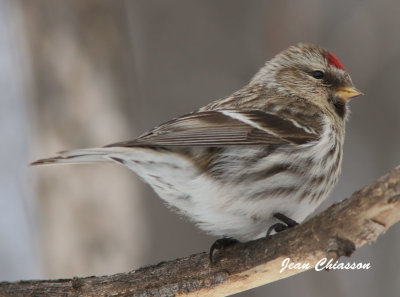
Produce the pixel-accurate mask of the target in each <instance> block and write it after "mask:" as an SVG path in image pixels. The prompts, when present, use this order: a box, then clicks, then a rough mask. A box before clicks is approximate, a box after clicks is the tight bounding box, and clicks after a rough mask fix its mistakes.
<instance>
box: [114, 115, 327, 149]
mask: <svg viewBox="0 0 400 297" xmlns="http://www.w3.org/2000/svg"><path fill="white" fill-rule="evenodd" d="M319 137H320V135H319V133H318V132H316V131H314V130H312V129H308V128H307V127H304V126H303V125H300V124H299V123H297V122H296V121H295V120H293V119H284V118H281V117H279V116H277V115H275V114H271V113H267V112H263V111H260V110H247V111H242V110H232V109H224V110H214V111H203V112H196V113H192V114H188V115H185V116H182V117H179V118H176V119H173V120H171V121H169V122H166V123H164V124H162V125H160V126H158V127H156V128H154V129H152V130H151V131H149V132H147V133H145V134H143V135H142V136H140V137H139V138H137V139H135V140H132V141H125V142H119V143H114V144H111V145H108V146H107V147H115V146H122V147H135V146H229V145H266V144H305V143H308V142H311V141H315V140H317V139H318V138H319Z"/></svg>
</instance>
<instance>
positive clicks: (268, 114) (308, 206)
mask: <svg viewBox="0 0 400 297" xmlns="http://www.w3.org/2000/svg"><path fill="white" fill-rule="evenodd" d="M318 71H319V72H322V76H323V77H320V76H321V73H318ZM351 87H352V82H351V79H350V76H349V75H348V73H347V72H346V70H345V69H344V67H343V66H342V65H341V64H340V63H339V62H338V60H337V59H336V58H335V57H334V56H333V55H332V54H331V53H329V52H328V51H326V50H325V49H323V48H320V47H318V46H314V45H304V44H299V45H298V46H293V47H290V48H289V49H288V50H286V51H283V52H282V53H280V54H278V55H277V56H276V57H274V58H273V59H272V60H271V61H269V62H267V63H266V65H265V66H264V67H263V68H262V69H261V70H260V71H259V72H258V73H257V74H256V75H255V76H254V78H253V79H252V80H251V82H250V83H249V84H248V85H247V86H245V87H243V88H242V89H241V90H239V91H237V92H235V93H234V94H232V95H231V96H228V97H226V98H222V99H219V100H216V101H214V102H212V103H210V104H208V105H207V106H205V107H203V108H200V109H199V110H198V111H196V112H193V113H191V114H188V115H184V116H182V117H179V118H176V119H173V120H171V121H169V122H167V123H165V124H162V125H160V126H158V127H155V128H154V129H152V130H151V131H149V132H147V133H145V134H143V135H142V136H140V137H139V138H137V139H135V140H132V141H126V142H120V143H116V144H112V145H108V146H106V147H103V148H93V149H83V150H75V151H69V152H62V153H61V154H60V155H59V156H57V157H54V158H49V159H43V160H39V161H37V162H34V163H33V164H35V165H36V164H49V163H80V162H85V163H87V162H109V161H113V162H116V163H119V164H122V165H124V166H126V167H128V168H130V169H131V170H133V171H134V172H136V173H137V174H138V175H139V176H140V177H141V178H143V179H144V180H145V181H146V182H147V183H148V184H150V185H151V186H152V188H153V189H154V190H155V191H156V192H157V193H158V194H159V196H160V197H161V198H162V199H164V200H165V201H166V202H167V203H168V205H170V206H171V207H173V208H175V209H177V210H178V211H179V212H181V213H183V214H185V215H187V216H188V217H189V218H191V219H192V220H193V221H194V222H196V224H197V225H198V226H199V227H200V228H201V229H203V230H206V231H208V232H210V233H212V234H214V235H220V236H229V237H234V238H237V239H240V240H248V239H254V238H258V237H260V236H263V235H265V233H266V230H267V229H268V227H269V226H270V225H272V224H274V223H275V222H276V219H274V218H273V217H272V215H273V213H276V212H278V213H282V214H284V215H286V216H287V217H289V218H291V219H294V220H295V221H298V222H301V221H303V220H304V219H305V217H306V216H308V215H309V214H310V213H312V212H313V211H314V210H315V208H316V207H317V206H318V205H319V204H320V203H321V202H322V201H323V200H324V199H325V198H326V197H327V196H328V194H329V193H330V191H331V190H332V189H333V187H334V186H335V184H336V183H337V181H338V177H339V174H340V165H341V160H342V146H343V140H344V128H345V120H346V115H347V104H346V101H347V99H349V98H351V97H355V96H357V95H360V93H358V92H357V91H355V90H354V89H352V88H351Z"/></svg>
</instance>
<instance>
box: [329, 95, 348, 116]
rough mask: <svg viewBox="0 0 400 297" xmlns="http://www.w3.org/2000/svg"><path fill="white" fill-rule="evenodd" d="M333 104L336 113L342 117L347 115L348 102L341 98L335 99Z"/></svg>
mask: <svg viewBox="0 0 400 297" xmlns="http://www.w3.org/2000/svg"><path fill="white" fill-rule="evenodd" d="M332 104H333V106H334V107H335V112H336V114H337V115H338V116H339V117H341V118H342V119H343V118H344V117H345V116H346V103H343V102H342V101H341V100H337V99H333V100H332Z"/></svg>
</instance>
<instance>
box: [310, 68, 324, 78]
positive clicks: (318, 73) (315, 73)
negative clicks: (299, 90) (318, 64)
mask: <svg viewBox="0 0 400 297" xmlns="http://www.w3.org/2000/svg"><path fill="white" fill-rule="evenodd" d="M311 76H312V77H314V78H316V79H322V78H323V77H324V73H323V72H322V71H320V70H316V71H313V72H312V73H311Z"/></svg>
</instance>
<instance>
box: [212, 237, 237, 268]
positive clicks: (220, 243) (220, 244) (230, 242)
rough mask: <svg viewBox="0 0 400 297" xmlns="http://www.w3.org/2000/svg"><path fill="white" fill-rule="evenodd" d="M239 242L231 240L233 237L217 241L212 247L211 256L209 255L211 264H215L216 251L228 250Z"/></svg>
mask: <svg viewBox="0 0 400 297" xmlns="http://www.w3.org/2000/svg"><path fill="white" fill-rule="evenodd" d="M238 242H239V240H237V239H235V238H231V237H224V238H221V239H217V240H216V241H215V242H214V243H213V244H212V245H211V247H210V254H209V258H210V263H211V264H213V263H214V262H213V255H214V251H215V250H221V249H224V248H227V247H228V246H231V245H234V244H236V243H238Z"/></svg>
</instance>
